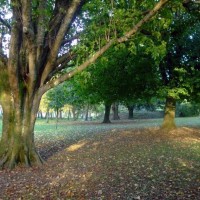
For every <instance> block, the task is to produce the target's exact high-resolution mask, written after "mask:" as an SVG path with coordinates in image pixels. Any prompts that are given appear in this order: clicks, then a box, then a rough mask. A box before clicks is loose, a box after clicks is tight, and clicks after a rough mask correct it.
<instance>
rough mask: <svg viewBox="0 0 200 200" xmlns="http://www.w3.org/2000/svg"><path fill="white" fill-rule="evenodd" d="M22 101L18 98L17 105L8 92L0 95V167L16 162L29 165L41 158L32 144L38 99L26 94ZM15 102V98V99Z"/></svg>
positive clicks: (39, 160)
mask: <svg viewBox="0 0 200 200" xmlns="http://www.w3.org/2000/svg"><path fill="white" fill-rule="evenodd" d="M24 99H25V100H24V101H20V100H19V99H18V102H19V104H18V106H17V104H16V103H14V101H13V98H12V97H11V95H9V94H8V93H7V94H6V95H5V94H4V95H1V104H2V107H3V131H2V138H1V142H0V158H1V161H0V167H1V168H3V167H6V166H8V167H9V168H13V167H15V166H16V165H17V164H18V163H21V164H26V166H31V165H32V164H33V163H37V164H41V163H43V160H42V159H41V157H40V155H39V154H38V152H37V151H36V148H35V144H34V125H35V120H36V117H37V111H38V108H39V102H40V99H37V97H36V98H34V99H32V101H31V99H30V98H29V97H28V95H26V97H25V98H24ZM15 102H16V100H15Z"/></svg>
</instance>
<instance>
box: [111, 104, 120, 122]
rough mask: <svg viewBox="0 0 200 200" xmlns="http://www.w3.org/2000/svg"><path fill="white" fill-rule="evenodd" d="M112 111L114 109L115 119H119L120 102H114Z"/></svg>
mask: <svg viewBox="0 0 200 200" xmlns="http://www.w3.org/2000/svg"><path fill="white" fill-rule="evenodd" d="M112 111H113V120H119V119H120V117H119V104H118V103H116V102H115V103H113V105H112Z"/></svg>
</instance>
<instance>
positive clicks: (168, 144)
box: [0, 127, 200, 200]
mask: <svg viewBox="0 0 200 200" xmlns="http://www.w3.org/2000/svg"><path fill="white" fill-rule="evenodd" d="M81 130H82V134H81V133H78V134H77V135H75V134H71V135H70V137H69V138H67V139H66V137H64V135H59V134H57V135H56V137H54V138H51V142H50V143H48V144H47V147H45V146H43V145H44V144H43V143H42V146H41V147H40V148H41V149H43V148H44V147H45V148H46V149H45V152H43V153H44V154H48V151H49V152H51V155H50V156H48V161H47V165H44V166H42V168H41V169H36V170H35V172H34V173H32V171H30V170H29V169H27V170H26V171H25V170H24V171H23V174H21V173H18V174H17V173H13V174H11V175H10V176H9V177H8V179H9V183H10V185H8V186H4V187H3V188H2V190H3V191H4V193H5V194H8V193H9V192H11V191H14V192H16V194H18V193H17V187H16V184H18V185H20V187H21V188H23V187H24V185H25V184H26V186H25V187H24V188H25V189H24V190H23V189H21V192H22V194H18V196H20V197H23V198H25V199H31V198H32V199H33V198H38V199H40V198H43V199H77V200H87V199H104V198H105V199H120V198H121V199H125V198H124V197H127V198H126V199H128V196H126V195H127V194H135V196H133V197H135V198H136V199H137V198H138V199H139V197H140V199H148V198H149V199H150V198H151V199H154V197H159V199H167V198H168V197H169V196H170V195H171V197H172V199H173V198H174V199H175V197H176V195H177V194H178V195H179V197H180V198H179V199H182V196H184V195H185V197H187V195H191V194H193V193H195V192H196V193H197V192H198V185H199V177H200V174H199V165H200V163H199V148H200V146H199V144H200V141H199V134H200V131H199V130H198V129H192V128H186V127H184V128H177V129H176V130H174V131H171V132H169V133H168V134H167V133H163V132H162V131H161V130H160V129H159V128H147V129H132V130H130V129H128V130H125V129H124V130H118V129H115V131H112V130H113V128H112V129H111V130H110V131H109V130H108V131H107V132H100V131H99V129H98V130H97V131H96V133H95V131H94V128H93V131H94V132H93V134H90V133H89V132H87V134H85V133H84V132H83V129H81ZM85 131H86V130H85ZM70 133H72V132H70ZM75 136H76V137H75ZM61 137H62V140H61ZM45 141H46V142H47V140H44V141H38V142H40V143H41V142H45ZM185 141H187V142H185ZM194 141H195V142H194ZM193 144H194V145H193ZM16 172H17V170H16ZM0 175H1V176H4V175H3V174H0ZM24 177H28V178H29V180H30V182H29V183H26V182H24ZM12 180H15V182H12ZM13 184H15V185H14V186H13ZM32 185H35V186H34V188H33V187H32ZM14 187H15V188H14ZM196 193H195V194H196ZM26 195H29V196H26ZM181 195H182V196H181ZM118 196H120V198H119V197H118ZM131 198H132V196H130V199H131ZM132 199H133V198H132ZM186 199H187V198H186ZM194 199H195V198H194Z"/></svg>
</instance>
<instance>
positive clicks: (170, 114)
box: [161, 97, 176, 130]
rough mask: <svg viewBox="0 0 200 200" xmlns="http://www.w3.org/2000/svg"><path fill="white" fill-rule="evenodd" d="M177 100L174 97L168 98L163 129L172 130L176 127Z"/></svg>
mask: <svg viewBox="0 0 200 200" xmlns="http://www.w3.org/2000/svg"><path fill="white" fill-rule="evenodd" d="M175 112H176V100H175V99H173V98H172V97H167V98H166V103H165V112H164V120H163V124H162V127H161V128H162V129H165V130H171V129H174V128H176V124H175Z"/></svg>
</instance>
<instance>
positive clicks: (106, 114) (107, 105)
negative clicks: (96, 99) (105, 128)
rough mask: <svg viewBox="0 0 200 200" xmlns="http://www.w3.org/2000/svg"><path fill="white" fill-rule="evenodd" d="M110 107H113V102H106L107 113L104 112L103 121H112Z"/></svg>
mask: <svg viewBox="0 0 200 200" xmlns="http://www.w3.org/2000/svg"><path fill="white" fill-rule="evenodd" d="M110 109H111V104H107V103H106V104H105V113H104V120H103V123H111V121H110Z"/></svg>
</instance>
